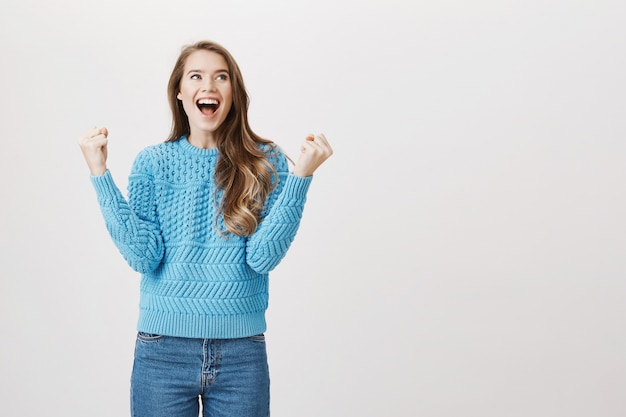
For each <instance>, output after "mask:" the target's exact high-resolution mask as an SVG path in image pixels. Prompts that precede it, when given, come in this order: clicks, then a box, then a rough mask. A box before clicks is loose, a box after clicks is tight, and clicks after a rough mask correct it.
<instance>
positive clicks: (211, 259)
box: [79, 41, 332, 417]
mask: <svg viewBox="0 0 626 417" xmlns="http://www.w3.org/2000/svg"><path fill="white" fill-rule="evenodd" d="M168 97H169V102H170V108H171V110H172V116H173V124H172V131H171V134H170V136H169V138H168V140H167V141H166V142H164V143H161V144H158V145H154V146H149V147H147V148H146V149H144V150H143V151H142V152H140V153H139V155H138V156H137V158H136V160H135V162H134V164H133V168H132V171H131V174H130V177H129V184H128V200H126V199H125V198H124V197H123V196H122V194H121V192H120V191H119V189H118V188H117V186H116V185H115V183H114V182H113V179H112V177H111V174H110V172H109V171H108V170H107V167H106V160H107V141H108V131H107V129H106V128H98V127H94V128H92V129H90V130H89V131H88V132H86V133H85V134H84V135H83V136H82V137H81V138H80V139H79V145H80V147H81V150H82V152H83V155H84V157H85V160H86V162H87V165H88V167H89V170H90V172H91V180H92V183H93V185H94V187H95V190H96V193H97V196H98V201H99V203H100V207H101V210H102V213H103V216H104V219H105V223H106V226H107V229H108V231H109V233H110V235H111V237H112V239H113V241H114V242H115V244H116V245H117V247H118V248H119V250H120V252H121V253H122V255H123V256H124V258H125V259H126V260H127V262H128V263H129V265H130V266H131V267H132V268H134V269H135V270H136V271H138V272H140V273H141V274H142V279H141V287H140V288H141V291H140V294H141V295H140V312H139V320H138V335H137V343H136V348H135V360H134V365H133V372H132V378H131V410H132V415H133V416H136V417H140V416H147V417H159V416H164V417H165V416H167V417H171V416H177V417H178V416H180V417H183V416H194V417H195V416H198V413H199V410H200V405H202V407H201V408H202V412H203V415H204V416H237V417H243V416H246V417H248V416H267V415H268V414H269V373H268V366H267V356H266V349H265V342H264V336H263V333H264V332H265V330H266V324H265V310H266V308H267V301H268V292H267V290H268V272H269V271H271V270H272V269H273V268H274V267H276V265H278V263H279V262H280V260H281V259H282V258H283V256H284V255H285V253H286V252H287V249H288V247H289V245H290V243H291V241H292V240H293V238H294V236H295V234H296V231H297V229H298V225H299V223H300V218H301V216H302V210H303V207H304V203H305V198H306V193H307V190H308V187H309V185H310V183H311V180H312V174H313V172H314V171H315V170H316V169H317V168H318V167H319V166H320V165H321V164H322V163H323V162H324V161H325V160H326V159H327V158H328V157H329V156H330V155H331V154H332V149H331V147H330V146H329V144H328V142H327V140H326V138H325V137H324V135H315V136H314V135H309V136H308V137H306V140H305V141H304V142H303V144H302V149H301V153H300V155H299V158H298V159H297V161H296V163H295V166H294V168H293V172H292V173H289V171H288V165H287V160H286V157H285V155H283V154H282V153H281V152H280V150H279V149H278V148H277V146H276V145H274V144H273V143H272V142H270V141H268V140H264V139H262V138H260V137H259V136H257V135H256V134H255V133H254V132H253V131H252V130H251V129H250V126H249V124H248V118H247V110H248V95H247V93H246V89H245V87H244V83H243V79H242V77H241V72H240V70H239V67H238V66H237V63H236V62H235V60H234V59H233V58H232V56H231V55H230V53H229V52H228V51H227V50H226V49H224V48H223V47H222V46H220V45H218V44H216V43H213V42H208V41H201V42H198V43H196V44H194V45H190V46H187V47H185V48H184V49H183V50H182V52H181V54H180V56H179V58H178V60H177V62H176V64H175V66H174V69H173V71H172V74H171V76H170V80H169V84H168Z"/></svg>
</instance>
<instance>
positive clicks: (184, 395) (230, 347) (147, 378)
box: [131, 333, 270, 417]
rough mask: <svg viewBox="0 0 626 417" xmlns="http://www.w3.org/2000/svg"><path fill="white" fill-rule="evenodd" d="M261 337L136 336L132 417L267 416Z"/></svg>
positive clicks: (266, 391) (265, 356)
mask: <svg viewBox="0 0 626 417" xmlns="http://www.w3.org/2000/svg"><path fill="white" fill-rule="evenodd" d="M269 388H270V380H269V370H268V365H267V352H266V349H265V337H264V336H263V335H258V336H252V337H247V338H242V339H186V338H180V337H169V336H159V335H152V334H146V333H139V334H138V335H137V342H136V345H135V362H134V365H133V373H132V378H131V415H132V416H133V417H198V415H199V413H200V409H202V416H203V417H209V416H210V417H267V416H269Z"/></svg>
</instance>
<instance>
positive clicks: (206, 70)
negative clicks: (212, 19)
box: [177, 50, 233, 144]
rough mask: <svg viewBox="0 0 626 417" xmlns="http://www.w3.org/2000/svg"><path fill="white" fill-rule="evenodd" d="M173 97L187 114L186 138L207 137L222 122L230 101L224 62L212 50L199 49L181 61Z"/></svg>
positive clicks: (226, 68)
mask: <svg viewBox="0 0 626 417" xmlns="http://www.w3.org/2000/svg"><path fill="white" fill-rule="evenodd" d="M177 98H178V99H179V100H181V101H182V103H183V109H184V110H185V113H186V114H187V117H188V118H189V129H190V132H189V138H190V140H191V138H194V139H195V140H198V141H200V140H209V141H210V142H212V143H213V144H214V134H215V132H216V131H217V129H218V128H219V127H220V126H221V125H222V123H223V122H224V120H225V119H226V116H227V115H228V112H229V111H230V108H231V106H232V103H233V93H232V86H231V82H230V74H229V72H228V65H227V63H226V60H225V59H224V57H223V56H222V55H220V54H218V53H216V52H212V51H206V50H199V51H195V52H193V53H192V54H191V55H189V56H188V57H187V60H186V61H185V68H184V70H183V77H182V79H181V81H180V91H179V92H178V95H177Z"/></svg>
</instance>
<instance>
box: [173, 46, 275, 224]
mask: <svg viewBox="0 0 626 417" xmlns="http://www.w3.org/2000/svg"><path fill="white" fill-rule="evenodd" d="M199 50H206V51H211V52H215V53H218V54H220V55H221V56H222V57H224V59H225V60H226V63H227V65H228V70H229V73H230V82H231V87H232V95H233V102H232V106H231V108H230V111H229V112H228V115H227V116H226V119H225V120H224V122H223V123H222V125H221V126H220V127H219V128H218V129H217V131H216V141H217V148H218V150H219V155H220V157H219V159H218V162H217V166H216V168H215V184H216V187H217V189H216V195H215V199H216V201H217V200H219V202H218V203H217V207H218V212H219V214H220V215H221V216H222V217H223V219H224V223H225V225H226V230H220V233H232V234H235V235H238V236H249V235H251V234H252V233H254V231H255V230H256V228H257V226H258V224H259V222H260V220H261V212H262V210H263V206H264V204H265V200H266V198H267V196H268V195H269V193H270V192H271V191H272V189H273V188H274V187H275V185H276V182H277V181H278V175H277V173H276V169H275V168H274V166H273V165H272V164H271V163H270V162H269V158H270V156H272V155H275V154H276V152H277V149H276V145H275V144H274V143H273V142H272V141H270V140H267V139H263V138H261V137H260V136H258V135H257V134H255V133H254V132H253V131H252V129H251V128H250V125H249V123H248V105H249V102H250V99H249V97H248V93H247V91H246V88H245V86H244V83H243V77H242V76H241V70H240V69H239V66H238V65H237V62H236V61H235V59H234V58H233V57H232V55H231V54H230V53H229V52H228V51H227V50H226V48H224V47H223V46H221V45H219V44H217V43H215V42H211V41H199V42H196V43H194V44H192V45H188V46H185V47H184V48H183V49H182V51H181V53H180V55H179V57H178V59H177V60H176V64H175V65H174V69H173V70H172V74H171V75H170V80H169V83H168V85H167V96H168V101H169V105H170V110H171V111H172V130H171V132H170V135H169V137H168V138H167V140H166V141H167V142H175V141H177V140H180V139H181V137H182V136H185V135H189V133H190V129H189V118H188V117H187V114H186V113H185V110H184V109H183V105H182V102H181V101H180V100H178V98H177V95H178V92H179V91H180V82H181V80H182V77H183V71H184V68H185V62H186V61H187V58H188V57H189V55H191V54H192V53H194V52H196V51H199ZM273 178H275V181H273ZM218 191H219V192H220V193H221V196H220V198H219V199H218V198H217V193H218ZM218 218H219V216H218Z"/></svg>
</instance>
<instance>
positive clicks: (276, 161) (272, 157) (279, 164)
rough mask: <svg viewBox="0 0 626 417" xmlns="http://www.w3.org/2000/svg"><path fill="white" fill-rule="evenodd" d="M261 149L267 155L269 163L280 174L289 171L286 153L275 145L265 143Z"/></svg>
mask: <svg viewBox="0 0 626 417" xmlns="http://www.w3.org/2000/svg"><path fill="white" fill-rule="evenodd" d="M259 148H260V149H261V150H262V151H263V152H264V153H265V155H266V158H267V161H268V162H269V163H270V164H271V165H272V166H273V167H274V168H275V169H276V171H278V172H282V171H288V170H289V165H288V162H287V161H288V157H287V155H286V154H285V152H284V151H283V150H282V149H281V148H280V146H278V145H277V144H275V143H264V144H261V145H259Z"/></svg>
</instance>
